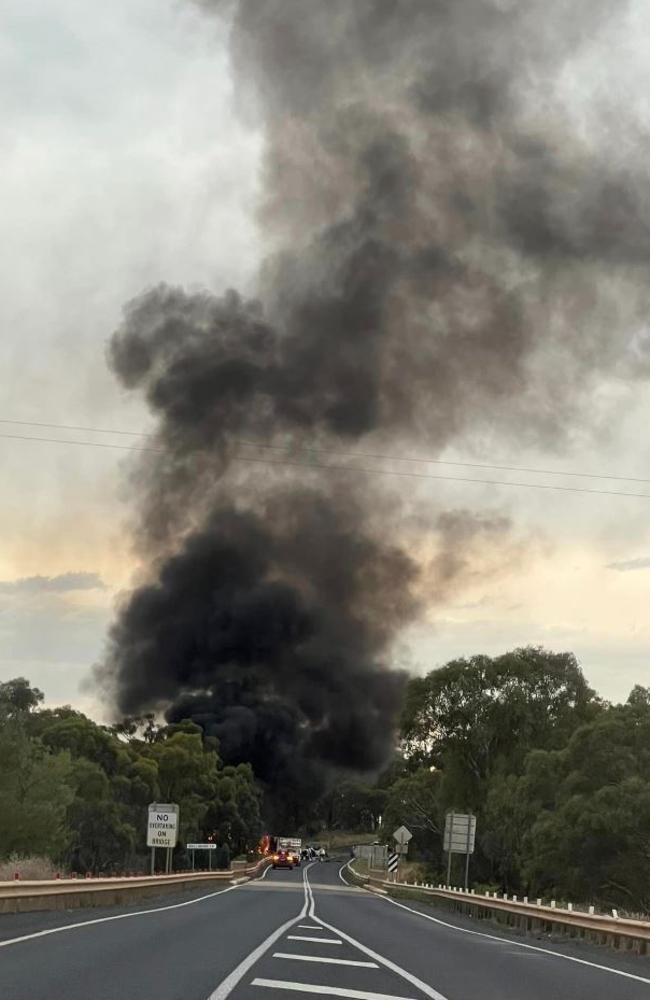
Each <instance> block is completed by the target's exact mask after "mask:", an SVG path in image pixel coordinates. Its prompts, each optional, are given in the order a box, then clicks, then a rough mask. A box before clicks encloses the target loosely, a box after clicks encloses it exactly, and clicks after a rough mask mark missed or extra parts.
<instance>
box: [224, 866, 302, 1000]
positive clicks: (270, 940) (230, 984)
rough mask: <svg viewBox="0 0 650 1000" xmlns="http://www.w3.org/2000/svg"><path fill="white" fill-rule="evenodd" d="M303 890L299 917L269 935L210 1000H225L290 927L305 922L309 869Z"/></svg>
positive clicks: (227, 978) (227, 977) (288, 921)
mask: <svg viewBox="0 0 650 1000" xmlns="http://www.w3.org/2000/svg"><path fill="white" fill-rule="evenodd" d="M302 882H303V888H304V901H303V904H302V909H301V911H300V913H299V914H298V916H297V917H293V918H292V919H291V920H287V921H286V922H285V923H284V924H282V926H281V927H278V928H277V930H274V931H273V933H272V934H269V936H268V937H267V938H265V940H264V941H262V943H261V944H260V945H258V946H257V948H255V949H254V950H253V951H251V952H250V953H249V954H248V955H247V956H246V958H244V959H242V961H241V962H240V963H239V965H238V966H237V967H236V968H234V969H233V970H232V972H231V973H229V974H228V975H227V976H226V978H225V979H223V980H222V981H221V982H220V983H219V985H218V986H217V988H216V990H214V991H213V992H212V993H211V994H210V996H209V997H208V1000H225V998H226V997H227V996H228V994H229V993H231V992H232V990H234V988H235V986H237V984H238V983H239V982H240V980H241V979H242V978H243V977H244V976H245V975H246V973H247V972H248V971H249V969H251V968H252V966H253V965H255V963H256V962H258V961H259V960H260V958H261V957H262V955H264V954H265V952H267V951H268V950H269V948H270V947H271V945H274V944H275V942H276V941H277V940H278V938H281V937H282V935H283V934H284V933H285V931H288V930H289V928H290V927H293V926H294V924H297V923H298V921H299V920H303V919H304V918H305V917H306V916H307V909H308V906H309V902H310V895H309V889H308V880H307V869H305V870H304V872H303V876H302Z"/></svg>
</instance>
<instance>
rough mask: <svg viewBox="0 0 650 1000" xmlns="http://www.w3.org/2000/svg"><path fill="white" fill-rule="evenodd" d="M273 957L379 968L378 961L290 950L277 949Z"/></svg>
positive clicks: (363, 967)
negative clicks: (328, 956)
mask: <svg viewBox="0 0 650 1000" xmlns="http://www.w3.org/2000/svg"><path fill="white" fill-rule="evenodd" d="M273 958H292V959H294V960H295V961H296V962H325V964H326V965H354V966H357V967H358V968H362V969H378V968H379V966H378V965H377V963H376V962H355V961H353V960H352V959H351V958H326V957H325V956H324V955H296V954H295V953H294V952H289V951H275V952H273Z"/></svg>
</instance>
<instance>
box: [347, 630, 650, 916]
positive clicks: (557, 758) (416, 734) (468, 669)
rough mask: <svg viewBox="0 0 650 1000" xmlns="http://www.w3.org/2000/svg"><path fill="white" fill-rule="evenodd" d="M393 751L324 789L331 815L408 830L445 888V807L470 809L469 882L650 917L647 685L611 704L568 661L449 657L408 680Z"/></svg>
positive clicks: (561, 657) (537, 653)
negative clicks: (365, 772)
mask: <svg viewBox="0 0 650 1000" xmlns="http://www.w3.org/2000/svg"><path fill="white" fill-rule="evenodd" d="M400 750H401V752H400V753H399V754H398V755H397V756H396V758H395V760H394V761H393V763H392V764H391V766H390V768H389V769H388V770H387V771H386V772H385V773H384V774H383V775H382V776H380V778H379V780H378V781H377V782H376V783H374V784H373V785H361V784H358V785H357V787H356V790H355V789H354V788H353V787H351V786H345V785H343V786H341V787H339V788H338V789H337V790H336V791H335V792H334V793H333V795H334V802H333V803H332V806H333V813H334V817H335V819H334V822H335V823H336V822H339V823H340V824H341V825H342V826H348V825H349V824H350V823H352V822H354V821H355V820H356V821H357V823H365V828H366V829H368V830H377V831H378V835H379V836H381V837H382V839H383V838H386V839H387V838H389V837H390V834H391V833H392V831H393V830H394V829H395V828H396V827H397V826H399V825H400V824H402V823H404V824H406V826H407V827H409V828H410V829H411V831H412V832H413V834H414V838H413V841H412V842H411V851H410V857H413V858H415V859H416V860H420V861H422V862H423V863H424V865H425V867H426V875H427V878H428V879H430V880H432V881H435V882H444V881H446V857H445V855H444V854H443V830H444V822H445V814H446V812H447V811H448V810H455V811H456V812H473V813H475V815H476V816H477V845H476V854H475V855H474V857H473V858H472V876H473V880H474V881H473V884H474V885H483V886H484V887H486V888H488V887H489V888H492V889H495V890H501V891H506V892H516V893H520V894H521V895H529V896H530V897H537V896H545V897H547V898H548V897H552V898H553V897H554V898H557V899H558V900H571V901H576V902H592V903H596V904H600V905H602V906H616V907H620V908H622V909H624V910H627V911H628V912H641V913H650V688H644V687H640V686H636V687H634V689H633V690H632V692H631V693H630V695H629V697H628V699H627V701H626V702H625V703H624V704H616V705H613V704H609V703H608V702H606V701H604V700H603V699H601V698H599V697H598V695H597V694H596V693H595V692H594V691H593V690H592V689H591V688H590V687H589V685H588V684H587V682H586V680H585V678H584V676H583V673H582V671H581V669H580V667H579V666H578V664H577V662H576V659H575V657H574V656H573V655H571V654H569V653H551V652H547V651H545V650H543V649H539V648H525V649H517V650H514V651H512V652H510V653H507V654H505V655H503V656H499V657H496V658H490V657H488V656H474V657H471V658H469V659H458V660H453V661H451V662H450V663H447V664H446V665H445V666H443V667H441V668H439V669H436V670H432V671H431V672H430V673H429V674H427V675H426V676H425V677H417V678H413V679H412V680H411V681H410V682H409V684H408V688H407V692H406V698H405V702H404V708H403V713H402V723H401V748H400ZM380 816H381V828H379V826H378V824H379V817H380ZM463 864H464V859H462V858H460V857H459V856H457V857H456V858H455V866H456V867H455V869H454V874H455V881H456V884H461V881H462V877H463V873H462V866H463Z"/></svg>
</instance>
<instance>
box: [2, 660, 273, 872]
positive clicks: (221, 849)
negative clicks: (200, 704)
mask: <svg viewBox="0 0 650 1000" xmlns="http://www.w3.org/2000/svg"><path fill="white" fill-rule="evenodd" d="M42 701H43V694H42V692H41V691H39V690H38V689H37V688H34V687H31V686H30V684H29V682H28V681H27V680H25V679H24V678H16V679H14V680H11V681H7V682H6V683H3V684H0V859H1V858H6V857H8V856H11V855H12V854H15V855H19V856H26V855H36V856H43V857H48V858H51V859H52V860H54V861H56V862H57V863H60V864H61V866H62V867H65V868H67V869H69V870H72V871H77V872H86V871H91V872H94V873H100V872H103V873H106V874H110V873H113V872H121V871H125V870H127V871H128V870H142V869H143V868H145V867H146V865H147V864H148V858H149V855H148V851H147V847H146V824H147V806H148V804H149V803H150V802H176V803H178V805H179V806H180V835H179V844H181V845H183V844H185V843H190V842H205V841H206V839H207V838H208V837H210V838H212V839H213V840H214V841H215V843H216V844H217V845H218V850H217V851H215V852H214V853H215V854H216V855H217V858H216V862H217V864H218V865H219V866H220V867H227V865H228V863H229V860H230V856H231V855H237V854H240V853H244V852H246V851H248V850H250V849H251V848H252V847H254V846H255V844H256V842H257V839H258V837H259V835H260V832H261V818H260V801H261V795H260V791H259V789H258V787H257V784H256V782H255V778H254V775H253V772H252V769H251V767H250V765H249V764H247V763H245V762H244V763H241V764H238V765H237V766H234V767H233V766H228V767H224V766H223V764H222V762H221V760H220V758H219V754H218V748H217V742H216V740H214V739H211V738H210V737H205V736H204V735H203V733H202V731H201V729H200V728H199V727H198V726H196V725H195V724H194V723H192V722H182V723H180V724H178V725H171V726H158V725H156V723H155V721H154V719H153V717H151V716H147V717H145V718H142V719H128V720H125V721H124V722H122V723H121V724H120V725H117V726H113V727H107V726H101V725H98V724H97V723H96V722H93V721H92V720H91V719H89V718H87V717H86V716H85V715H83V714H82V713H81V712H78V711H76V710H75V709H73V708H70V707H69V706H63V707H61V708H53V709H50V708H42V707H41V703H42ZM187 860H188V859H187V858H184V857H183V850H182V847H181V849H180V850H178V851H177V858H176V863H177V865H179V866H182V865H183V864H184V863H186V862H187Z"/></svg>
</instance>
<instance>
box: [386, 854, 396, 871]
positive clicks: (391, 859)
mask: <svg viewBox="0 0 650 1000" xmlns="http://www.w3.org/2000/svg"><path fill="white" fill-rule="evenodd" d="M398 865H399V854H394V853H393V854H389V855H388V871H389V872H396V871H397V866H398Z"/></svg>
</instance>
